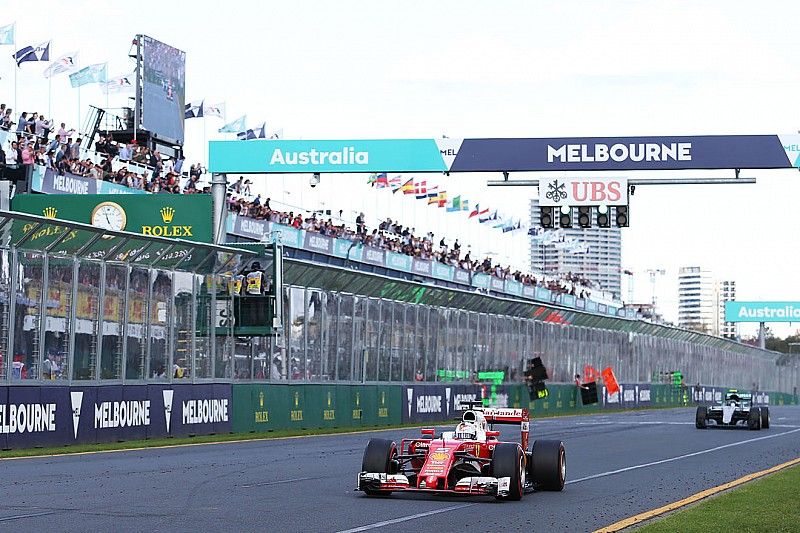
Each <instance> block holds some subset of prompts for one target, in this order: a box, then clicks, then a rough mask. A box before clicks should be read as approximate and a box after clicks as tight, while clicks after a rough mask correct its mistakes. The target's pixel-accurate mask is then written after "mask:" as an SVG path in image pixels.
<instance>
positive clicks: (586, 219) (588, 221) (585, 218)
mask: <svg viewBox="0 0 800 533" xmlns="http://www.w3.org/2000/svg"><path fill="white" fill-rule="evenodd" d="M578 225H579V226H580V227H582V228H591V227H592V208H591V207H590V206H588V205H582V206H580V207H578Z"/></svg>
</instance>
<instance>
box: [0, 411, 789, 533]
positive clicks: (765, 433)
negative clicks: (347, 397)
mask: <svg viewBox="0 0 800 533" xmlns="http://www.w3.org/2000/svg"><path fill="white" fill-rule="evenodd" d="M771 411H772V427H771V428H770V429H768V430H762V431H748V430H706V431H702V430H698V429H695V427H694V410H693V409H670V410H659V411H640V412H631V413H619V414H609V415H597V416H579V417H566V418H559V419H555V418H551V419H544V420H538V421H535V422H534V423H533V424H532V428H531V429H532V434H533V435H535V436H536V437H542V438H560V439H562V440H563V441H564V443H565V445H566V449H567V480H568V485H567V486H566V487H565V489H564V491H563V492H561V493H548V492H542V493H534V494H527V495H526V496H525V497H524V498H523V500H522V501H520V502H497V501H495V500H494V499H493V498H474V497H471V498H469V497H464V498H457V497H431V496H428V495H419V494H394V495H392V496H391V497H388V498H369V497H366V496H364V495H363V494H362V493H360V492H355V491H353V487H354V485H355V481H356V474H357V472H358V470H359V468H360V465H361V456H362V453H363V450H364V446H365V444H366V442H367V440H368V438H369V435H368V434H350V435H332V436H321V437H311V438H299V439H297V438H295V439H281V440H267V441H254V442H240V443H226V444H218V445H201V446H186V447H178V448H162V449H150V450H141V451H129V452H117V453H99V454H90V455H75V456H59V457H42V458H30V459H19V460H8V461H0V483H1V485H0V530H2V531H81V532H86V531H97V532H100V531H204V532H205V531H275V532H279V531H281V532H283V531H286V532H289V531H304V532H306V531H348V530H349V531H373V530H374V531H380V532H385V531H409V530H411V531H437V532H449V531H458V532H464V531H591V530H593V529H596V528H599V527H602V526H605V525H608V524H611V523H613V522H616V521H617V520H620V519H622V518H625V517H628V516H631V515H634V514H637V513H640V512H643V511H647V510H649V509H653V508H655V507H659V506H661V505H664V504H667V503H669V502H673V501H675V500H679V499H682V498H685V497H687V496H689V495H691V494H694V493H696V492H699V491H701V490H703V489H707V488H710V487H714V486H716V485H719V484H722V483H725V482H728V481H732V480H734V479H737V478H739V477H741V476H743V475H745V474H748V473H751V472H756V471H759V470H763V469H765V468H769V467H771V466H774V465H777V464H779V463H782V462H785V461H788V460H790V459H794V458H795V457H798V456H800V407H773V408H772V410H771ZM416 431H417V430H414V429H409V430H392V431H387V432H376V433H375V434H376V435H377V436H380V437H384V438H386V437H390V438H397V439H398V440H399V439H400V437H401V436H403V435H409V434H411V435H413V434H416ZM511 431H512V430H510V429H507V430H505V431H504V435H503V436H504V437H508V438H510V437H512V436H516V434H514V433H512V432H511Z"/></svg>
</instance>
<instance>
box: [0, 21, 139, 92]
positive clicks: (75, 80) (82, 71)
mask: <svg viewBox="0 0 800 533" xmlns="http://www.w3.org/2000/svg"><path fill="white" fill-rule="evenodd" d="M15 32H16V23H13V24H9V25H6V26H0V45H14V44H15V43H16V34H15ZM51 42H52V41H45V42H43V43H39V44H37V45H29V46H23V47H22V48H20V49H19V50H17V51H16V52H15V53H14V54H13V55H12V57H13V58H14V61H15V62H16V63H17V68H21V67H22V64H23V63H29V62H49V63H50V65H49V66H48V67H47V68H46V69H44V72H43V75H44V77H45V78H52V77H54V76H58V75H59V74H69V82H70V85H71V86H72V88H77V87H82V86H84V85H88V84H91V83H97V84H100V88H101V90H102V91H103V92H104V93H106V94H111V93H122V92H125V91H132V90H133V88H134V86H133V80H134V79H135V78H134V74H133V73H130V74H122V75H119V76H113V77H111V78H109V77H108V73H107V70H108V63H95V64H93V65H88V66H86V67H83V68H78V52H77V51H76V52H70V53H68V54H64V55H62V56H59V57H58V58H56V59H54V60H53V61H50V44H51Z"/></svg>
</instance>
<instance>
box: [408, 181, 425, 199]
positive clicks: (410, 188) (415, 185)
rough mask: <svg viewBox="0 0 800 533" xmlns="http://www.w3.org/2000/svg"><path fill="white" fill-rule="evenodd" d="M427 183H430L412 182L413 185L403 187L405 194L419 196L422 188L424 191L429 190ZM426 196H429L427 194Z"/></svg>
mask: <svg viewBox="0 0 800 533" xmlns="http://www.w3.org/2000/svg"><path fill="white" fill-rule="evenodd" d="M427 183H428V182H427V181H425V182H422V183H418V182H416V181H412V183H411V185H408V184H406V185H408V186H406V185H403V187H402V189H403V194H419V190H420V188H422V190H425V189H427V188H428V187H427ZM425 196H427V194H425Z"/></svg>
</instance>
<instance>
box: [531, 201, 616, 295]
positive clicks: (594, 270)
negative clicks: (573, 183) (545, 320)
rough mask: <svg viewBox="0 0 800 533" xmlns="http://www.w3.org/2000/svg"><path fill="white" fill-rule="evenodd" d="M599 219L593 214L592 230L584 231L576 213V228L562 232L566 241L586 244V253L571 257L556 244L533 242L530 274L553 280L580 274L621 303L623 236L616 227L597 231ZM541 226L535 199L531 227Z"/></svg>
mask: <svg viewBox="0 0 800 533" xmlns="http://www.w3.org/2000/svg"><path fill="white" fill-rule="evenodd" d="M596 217H597V213H596V211H595V210H593V214H592V218H593V220H592V227H591V228H581V227H579V226H578V216H577V210H576V209H573V216H572V221H573V227H572V228H564V229H561V230H560V231H562V232H563V236H564V239H565V240H567V241H569V240H573V239H574V240H577V241H579V242H580V243H583V244H585V245H586V246H587V247H588V250H586V251H585V252H583V253H569V252H567V251H564V250H558V249H557V248H556V246H555V245H554V244H547V245H542V244H541V243H539V242H537V241H536V240H534V239H531V256H530V257H531V271H533V272H543V273H544V274H545V275H548V276H553V277H563V276H565V275H566V274H568V273H572V274H577V275H579V276H581V277H583V278H585V279H588V280H590V281H592V282H594V283H595V284H597V285H598V286H599V287H600V288H601V289H602V290H604V291H607V292H609V293H613V295H614V299H616V300H619V299H620V298H621V296H622V295H621V283H622V232H621V231H620V229H619V228H617V227H611V228H598V227H597V220H596ZM556 218H558V217H556ZM539 222H540V221H539V199H538V198H534V199H532V200H531V208H530V223H531V227H534V228H535V227H539V225H540V224H539ZM556 225H558V223H557V221H556ZM546 231H553V230H546Z"/></svg>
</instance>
